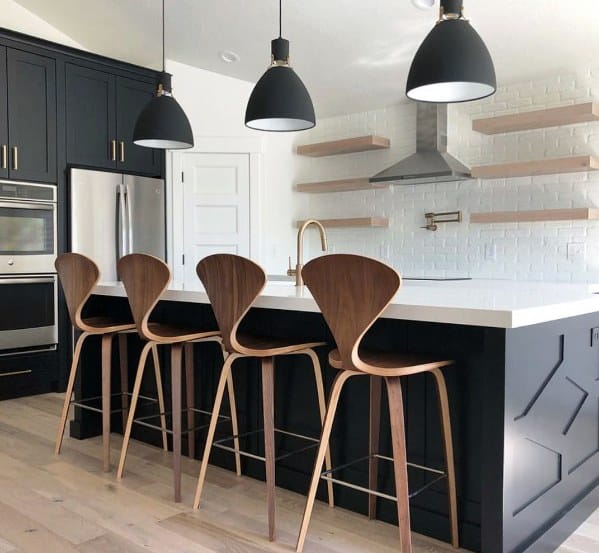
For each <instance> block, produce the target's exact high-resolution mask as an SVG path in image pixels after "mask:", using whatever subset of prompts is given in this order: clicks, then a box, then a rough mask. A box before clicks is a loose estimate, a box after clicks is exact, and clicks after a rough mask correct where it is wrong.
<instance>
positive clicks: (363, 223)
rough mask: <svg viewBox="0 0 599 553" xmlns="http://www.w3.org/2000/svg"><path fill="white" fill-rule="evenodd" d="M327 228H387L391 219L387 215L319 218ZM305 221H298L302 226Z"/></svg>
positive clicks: (299, 225)
mask: <svg viewBox="0 0 599 553" xmlns="http://www.w3.org/2000/svg"><path fill="white" fill-rule="evenodd" d="M318 220H319V221H320V222H321V223H322V224H323V225H324V226H325V227H326V228H387V227H388V226H389V219H387V218H386V217H352V218H349V219H318ZM303 224H304V221H298V222H297V226H298V227H301V226H302V225H303Z"/></svg>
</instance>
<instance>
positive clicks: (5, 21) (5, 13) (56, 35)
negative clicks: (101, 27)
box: [0, 0, 84, 49]
mask: <svg viewBox="0 0 599 553" xmlns="http://www.w3.org/2000/svg"><path fill="white" fill-rule="evenodd" d="M0 14H2V18H1V23H0V24H1V26H2V27H4V28H6V29H10V30H12V31H18V32H20V33H25V34H28V35H32V36H35V37H38V38H43V39H45V40H51V41H52V42H57V43H58V44H64V45H66V46H72V47H73V48H80V49H84V48H83V47H82V46H81V45H80V44H78V43H77V42H75V41H74V40H73V39H71V38H70V37H69V36H67V35H65V34H64V33H62V32H61V31H59V30H58V29H56V27H53V26H52V25H50V24H49V23H47V22H46V21H44V20H43V19H41V18H40V17H38V16H37V15H35V14H34V13H32V12H30V11H29V10H26V9H25V8H24V7H23V6H21V5H20V4H17V3H16V2H14V1H13V0H0Z"/></svg>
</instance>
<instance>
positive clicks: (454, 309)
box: [94, 280, 599, 328]
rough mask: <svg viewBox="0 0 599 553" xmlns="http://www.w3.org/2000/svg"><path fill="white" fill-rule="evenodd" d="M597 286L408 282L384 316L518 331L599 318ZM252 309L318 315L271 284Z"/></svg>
mask: <svg viewBox="0 0 599 553" xmlns="http://www.w3.org/2000/svg"><path fill="white" fill-rule="evenodd" d="M593 292H599V284H569V283H563V284H562V283H547V282H514V281H509V280H466V281H445V282H436V281H404V283H403V285H402V287H401V289H400V290H399V292H398V293H397V294H396V296H395V297H394V298H393V300H392V302H391V304H390V305H389V307H388V308H387V309H386V310H385V312H384V313H383V317H385V318H388V319H403V320H411V321H427V322H438V323H450V324H463V325H473V326H489V327H497V328H517V327H521V326H527V325H532V324H537V323H543V322H547V321H553V320H557V319H565V318H567V317H574V316H577V315H584V314H587V313H594V312H599V294H593ZM94 293H95V294H99V295H105V296H124V295H125V290H124V288H123V285H122V284H120V283H118V282H106V283H102V284H99V285H98V286H97V287H96V289H95V290H94ZM163 299H164V300H171V301H182V302H191V303H208V296H207V295H206V292H205V291H204V290H203V288H202V287H201V284H200V283H199V282H198V284H197V285H193V286H183V285H182V284H181V283H176V282H173V283H171V285H170V286H169V289H168V290H167V292H166V293H165V295H164V297H163ZM254 307H262V308H267V309H283V310H288V311H311V312H317V311H318V307H317V305H316V302H315V301H314V299H313V298H312V296H311V294H310V292H309V291H308V289H307V288H306V287H300V288H296V287H295V286H294V285H293V283H290V282H277V281H269V282H268V283H267V285H266V287H265V288H264V290H263V291H262V293H261V294H260V296H259V297H258V299H257V300H256V303H255V304H254Z"/></svg>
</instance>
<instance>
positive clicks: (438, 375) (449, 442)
mask: <svg viewBox="0 0 599 553" xmlns="http://www.w3.org/2000/svg"><path fill="white" fill-rule="evenodd" d="M431 372H432V373H433V376H434V377H435V382H436V384H437V392H438V394H439V410H440V414H441V426H442V428H443V444H444V447H445V466H446V470H447V486H448V488H449V522H450V524H451V545H452V546H453V547H455V548H456V549H457V548H458V547H459V533H458V507H457V494H456V485H455V466H454V457H453V439H452V435H451V419H450V416H449V400H448V397H447V386H446V385H445V378H444V377H443V373H442V372H441V370H440V369H433V370H432V371H431Z"/></svg>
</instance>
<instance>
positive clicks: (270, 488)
mask: <svg viewBox="0 0 599 553" xmlns="http://www.w3.org/2000/svg"><path fill="white" fill-rule="evenodd" d="M262 412H263V413H264V461H265V464H266V504H267V510H268V539H269V540H270V541H274V540H275V535H276V527H275V509H276V507H275V374H274V360H273V358H272V357H264V358H262Z"/></svg>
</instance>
